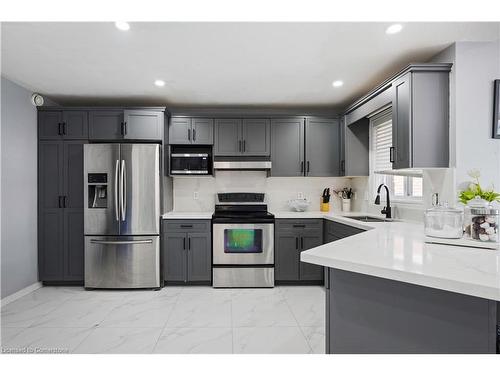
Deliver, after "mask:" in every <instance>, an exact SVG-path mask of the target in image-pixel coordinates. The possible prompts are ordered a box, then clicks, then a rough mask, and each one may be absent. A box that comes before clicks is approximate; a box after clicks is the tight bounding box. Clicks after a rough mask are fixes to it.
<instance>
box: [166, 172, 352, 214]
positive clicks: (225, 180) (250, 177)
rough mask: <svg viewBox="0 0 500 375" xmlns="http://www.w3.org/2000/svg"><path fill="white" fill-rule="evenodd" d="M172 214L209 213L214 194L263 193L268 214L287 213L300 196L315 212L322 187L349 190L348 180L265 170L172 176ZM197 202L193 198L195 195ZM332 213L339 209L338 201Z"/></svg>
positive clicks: (335, 200)
mask: <svg viewBox="0 0 500 375" xmlns="http://www.w3.org/2000/svg"><path fill="white" fill-rule="evenodd" d="M173 180H174V182H173V209H174V211H186V212H192V211H212V210H213V209H214V205H215V194H216V193H217V192H230V191H232V192H247V191H248V192H264V193H266V195H267V202H268V207H269V211H271V212H272V211H289V208H288V206H287V201H288V200H289V199H295V198H297V197H298V194H299V193H302V194H303V196H304V197H305V198H307V199H309V200H310V201H311V206H310V208H309V210H311V211H318V210H319V202H320V197H321V193H322V192H323V189H324V188H325V187H329V188H330V190H338V189H341V188H343V187H351V179H349V178H341V177H267V175H266V172H264V171H218V172H217V174H216V176H215V177H174V179H173ZM195 192H197V193H198V199H194V193H195ZM331 203H332V204H331V210H337V211H338V210H340V202H339V200H338V199H337V198H335V197H334V198H333V199H332V201H331Z"/></svg>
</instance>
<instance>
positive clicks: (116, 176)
mask: <svg viewBox="0 0 500 375" xmlns="http://www.w3.org/2000/svg"><path fill="white" fill-rule="evenodd" d="M119 167H120V161H119V160H117V161H116V163H115V219H116V221H120V214H119V211H118V185H119V181H118V169H119Z"/></svg>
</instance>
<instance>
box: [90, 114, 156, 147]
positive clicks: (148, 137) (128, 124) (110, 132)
mask: <svg viewBox="0 0 500 375" xmlns="http://www.w3.org/2000/svg"><path fill="white" fill-rule="evenodd" d="M163 122H164V112H162V111H150V110H141V109H137V110H128V109H125V110H91V111H90V112H89V139H90V140H96V141H114V140H123V139H128V140H139V141H161V140H162V139H163Z"/></svg>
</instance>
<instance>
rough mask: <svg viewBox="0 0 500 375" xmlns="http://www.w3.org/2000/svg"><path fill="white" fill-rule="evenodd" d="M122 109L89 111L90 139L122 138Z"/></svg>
mask: <svg viewBox="0 0 500 375" xmlns="http://www.w3.org/2000/svg"><path fill="white" fill-rule="evenodd" d="M123 125H124V124H123V111H121V110H117V111H90V113H89V138H90V139H91V140H120V139H123V133H124V127H123Z"/></svg>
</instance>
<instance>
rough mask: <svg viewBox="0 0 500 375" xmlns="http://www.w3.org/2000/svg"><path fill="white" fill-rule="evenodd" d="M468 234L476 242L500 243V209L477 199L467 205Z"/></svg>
mask: <svg viewBox="0 0 500 375" xmlns="http://www.w3.org/2000/svg"><path fill="white" fill-rule="evenodd" d="M467 206H468V207H467V223H468V225H467V226H466V233H467V234H468V236H469V237H470V238H471V239H473V240H476V241H482V242H500V232H499V230H498V225H499V223H500V209H499V208H498V207H494V206H493V205H491V204H489V203H488V202H487V201H485V200H484V199H481V198H479V197H476V198H474V199H472V200H470V201H469V202H468V204H467Z"/></svg>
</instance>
